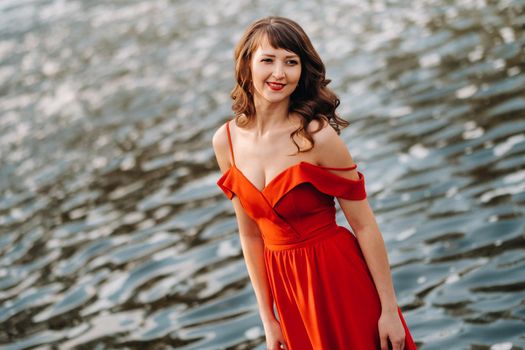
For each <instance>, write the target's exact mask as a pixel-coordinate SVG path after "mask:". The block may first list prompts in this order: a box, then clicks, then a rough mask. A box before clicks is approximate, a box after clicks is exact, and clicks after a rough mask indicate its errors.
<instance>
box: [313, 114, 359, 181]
mask: <svg viewBox="0 0 525 350" xmlns="http://www.w3.org/2000/svg"><path fill="white" fill-rule="evenodd" d="M314 122H315V124H314ZM321 123H322V124H321ZM311 124H314V125H313V126H312V132H315V130H317V129H318V128H319V125H322V128H321V129H320V130H319V131H318V132H316V133H314V134H313V135H312V136H313V138H314V141H315V146H314V149H315V155H316V159H317V162H318V164H319V165H322V166H327V167H334V168H339V167H340V168H346V167H351V166H353V165H354V164H355V162H354V160H353V158H352V155H351V153H350V150H349V149H348V147H347V146H346V144H345V142H344V141H343V139H342V138H341V136H340V135H338V134H337V131H335V129H334V128H333V127H332V126H331V125H330V124H328V123H327V122H326V121H322V122H321V121H317V120H315V121H312V122H311V123H310V125H311ZM310 125H309V127H310ZM351 172H352V173H354V174H353V175H350V178H354V179H358V176H357V174H355V170H352V171H351Z"/></svg>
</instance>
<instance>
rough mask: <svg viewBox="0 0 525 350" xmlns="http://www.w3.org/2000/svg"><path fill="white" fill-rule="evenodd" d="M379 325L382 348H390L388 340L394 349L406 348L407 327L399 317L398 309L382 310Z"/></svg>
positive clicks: (383, 349)
mask: <svg viewBox="0 0 525 350" xmlns="http://www.w3.org/2000/svg"><path fill="white" fill-rule="evenodd" d="M378 325H379V338H380V340H381V350H389V349H390V347H389V346H388V340H390V343H391V345H392V350H403V349H404V348H405V328H404V327H403V323H401V319H400V318H399V314H398V310H395V311H386V312H382V313H381V317H379V321H378Z"/></svg>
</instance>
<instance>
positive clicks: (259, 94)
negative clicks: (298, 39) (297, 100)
mask: <svg viewBox="0 0 525 350" xmlns="http://www.w3.org/2000/svg"><path fill="white" fill-rule="evenodd" d="M251 70H252V82H253V89H254V91H253V92H254V93H253V95H254V99H256V100H257V99H264V100H266V101H268V102H270V103H276V102H281V101H289V99H290V95H291V94H292V93H293V92H294V90H295V88H296V87H297V85H298V83H299V78H300V77H301V61H300V59H299V56H297V55H296V54H295V53H293V52H291V51H287V50H285V49H281V48H279V49H276V48H274V47H272V46H271V45H270V44H269V43H268V41H267V40H263V41H262V43H261V45H260V46H259V47H258V48H257V50H256V51H255V52H254V53H253V55H252V61H251Z"/></svg>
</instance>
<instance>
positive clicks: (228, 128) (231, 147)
mask: <svg viewBox="0 0 525 350" xmlns="http://www.w3.org/2000/svg"><path fill="white" fill-rule="evenodd" d="M230 121H231V120H228V121H227V122H226V131H227V132H228V143H229V144H230V154H231V155H232V162H233V165H235V157H234V156H233V146H232V139H231V135H230Z"/></svg>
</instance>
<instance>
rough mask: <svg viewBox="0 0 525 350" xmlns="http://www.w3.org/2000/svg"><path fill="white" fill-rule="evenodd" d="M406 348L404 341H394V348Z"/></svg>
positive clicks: (396, 349) (394, 349)
mask: <svg viewBox="0 0 525 350" xmlns="http://www.w3.org/2000/svg"><path fill="white" fill-rule="evenodd" d="M403 348H404V345H403V342H402V341H401V340H396V341H394V342H392V349H393V350H403Z"/></svg>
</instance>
